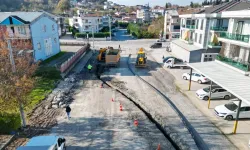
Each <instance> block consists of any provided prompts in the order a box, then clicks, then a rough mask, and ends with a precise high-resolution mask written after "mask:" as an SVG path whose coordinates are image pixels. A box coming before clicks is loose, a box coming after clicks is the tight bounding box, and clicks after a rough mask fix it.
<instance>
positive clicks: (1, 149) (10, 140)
mask: <svg viewBox="0 0 250 150" xmlns="http://www.w3.org/2000/svg"><path fill="white" fill-rule="evenodd" d="M15 137H16V135H13V136H11V137H10V138H9V140H8V141H7V142H6V143H5V144H4V145H3V146H2V147H0V150H4V149H5V148H6V147H7V146H8V145H9V144H10V143H11V142H13V141H14V139H15Z"/></svg>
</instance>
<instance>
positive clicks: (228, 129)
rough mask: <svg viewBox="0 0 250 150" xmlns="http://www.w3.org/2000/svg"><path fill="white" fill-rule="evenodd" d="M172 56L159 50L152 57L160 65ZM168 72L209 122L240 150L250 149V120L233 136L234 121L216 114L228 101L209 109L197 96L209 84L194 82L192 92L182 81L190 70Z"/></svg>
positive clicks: (214, 101) (217, 103)
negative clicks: (196, 93) (218, 107)
mask: <svg viewBox="0 0 250 150" xmlns="http://www.w3.org/2000/svg"><path fill="white" fill-rule="evenodd" d="M163 55H164V56H165V57H166V56H171V53H168V52H166V51H165V50H162V49H161V50H159V49H158V50H157V51H153V52H152V56H153V57H154V58H155V59H156V61H157V62H158V63H161V64H162V56H163ZM164 69H165V70H166V71H168V72H169V73H171V74H172V75H173V76H174V77H175V84H176V86H177V87H179V90H180V91H181V92H182V93H183V94H184V95H185V96H186V97H187V98H188V100H190V101H191V102H192V104H194V106H195V107H196V108H198V109H199V110H200V111H201V112H202V113H203V114H204V115H205V116H207V117H208V118H209V120H210V121H211V122H212V123H213V124H214V125H215V126H216V127H217V128H218V129H220V131H221V132H222V133H223V134H224V135H225V136H226V137H227V138H228V139H229V140H230V141H231V142H232V143H233V144H234V145H235V146H236V147H237V148H238V149H241V150H243V149H245V150H248V149H250V148H249V147H248V142H249V139H250V120H241V121H240V122H239V124H238V129H237V134H235V135H234V134H232V131H233V126H234V121H227V120H224V119H222V118H219V117H217V116H216V115H215V114H214V111H213V109H214V107H216V106H218V105H221V104H226V103H228V100H212V101H211V105H210V109H208V102H207V101H203V100H199V99H198V98H196V96H195V91H196V90H198V89H201V88H204V87H207V86H209V84H198V83H195V82H192V86H191V91H188V81H186V80H183V79H182V74H183V73H185V72H189V71H190V70H189V69H184V70H182V69H168V68H164Z"/></svg>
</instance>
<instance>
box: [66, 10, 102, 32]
mask: <svg viewBox="0 0 250 150" xmlns="http://www.w3.org/2000/svg"><path fill="white" fill-rule="evenodd" d="M69 25H70V26H74V27H75V28H76V29H78V30H79V32H80V33H92V32H94V33H98V32H99V31H100V30H101V29H102V28H103V21H102V16H95V15H93V14H85V15H83V16H74V17H72V18H70V19H69Z"/></svg>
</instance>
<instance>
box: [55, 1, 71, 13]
mask: <svg viewBox="0 0 250 150" xmlns="http://www.w3.org/2000/svg"><path fill="white" fill-rule="evenodd" d="M69 10H70V2H69V0H60V1H59V3H58V4H57V6H56V12H57V13H65V12H66V11H69Z"/></svg>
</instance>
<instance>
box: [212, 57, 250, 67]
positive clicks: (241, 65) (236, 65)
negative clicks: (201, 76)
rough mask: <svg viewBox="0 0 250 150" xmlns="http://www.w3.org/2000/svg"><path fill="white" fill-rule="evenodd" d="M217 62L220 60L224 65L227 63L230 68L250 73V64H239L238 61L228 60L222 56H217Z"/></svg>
mask: <svg viewBox="0 0 250 150" xmlns="http://www.w3.org/2000/svg"><path fill="white" fill-rule="evenodd" d="M216 60H219V61H221V62H223V63H226V64H228V65H230V66H233V67H235V68H238V69H240V70H243V71H250V68H249V63H242V62H238V61H235V60H233V59H231V58H227V57H224V56H221V55H217V57H216Z"/></svg>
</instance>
